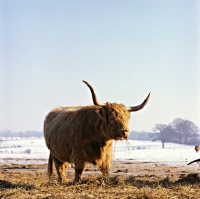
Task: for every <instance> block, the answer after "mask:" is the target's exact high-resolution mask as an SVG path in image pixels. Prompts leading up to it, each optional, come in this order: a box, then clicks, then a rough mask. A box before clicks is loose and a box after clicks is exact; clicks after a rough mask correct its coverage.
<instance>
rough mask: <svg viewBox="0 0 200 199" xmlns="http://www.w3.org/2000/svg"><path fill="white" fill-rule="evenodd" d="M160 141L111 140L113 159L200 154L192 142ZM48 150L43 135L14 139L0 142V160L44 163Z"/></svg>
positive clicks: (184, 159) (178, 159)
mask: <svg viewBox="0 0 200 199" xmlns="http://www.w3.org/2000/svg"><path fill="white" fill-rule="evenodd" d="M161 146H162V145H161V143H160V142H150V141H136V140H129V141H128V142H126V141H117V142H114V146H113V157H114V160H129V161H137V162H163V163H184V164H187V163H188V162H190V161H192V160H194V159H197V158H200V153H196V152H195V150H194V146H186V145H179V144H173V143H166V144H165V148H164V149H162V148H161ZM48 156H49V151H48V149H47V147H46V144H45V141H44V138H40V139H19V138H18V139H17V138H16V139H14V140H6V141H3V142H0V163H1V164H4V163H8V162H12V163H14V162H13V158H14V159H15V160H16V163H19V161H20V162H23V163H25V162H26V161H29V163H30V161H32V162H34V163H47V159H48Z"/></svg>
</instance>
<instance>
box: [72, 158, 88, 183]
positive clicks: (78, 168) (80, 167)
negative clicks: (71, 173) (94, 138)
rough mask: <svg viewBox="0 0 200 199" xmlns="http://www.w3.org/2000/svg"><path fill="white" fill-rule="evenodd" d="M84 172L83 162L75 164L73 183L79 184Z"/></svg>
mask: <svg viewBox="0 0 200 199" xmlns="http://www.w3.org/2000/svg"><path fill="white" fill-rule="evenodd" d="M84 170H85V162H80V161H78V162H75V179H74V182H79V181H80V180H81V179H82V174H83V171H84Z"/></svg>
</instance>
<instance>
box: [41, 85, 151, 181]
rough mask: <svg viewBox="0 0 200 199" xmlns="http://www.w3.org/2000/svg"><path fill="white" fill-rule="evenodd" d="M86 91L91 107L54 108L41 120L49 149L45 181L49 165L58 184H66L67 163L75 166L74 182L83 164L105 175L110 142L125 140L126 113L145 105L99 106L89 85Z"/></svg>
mask: <svg viewBox="0 0 200 199" xmlns="http://www.w3.org/2000/svg"><path fill="white" fill-rule="evenodd" d="M83 82H84V83H85V84H86V85H87V86H88V87H89V89H90V91H91V94H92V99H93V103H94V105H88V106H77V107H58V108H55V109H53V110H52V111H50V112H49V114H48V115H47V116H46V119H45V121H44V137H45V141H46V145H47V147H48V149H49V150H50V155H49V162H48V174H49V178H50V177H51V175H52V172H53V162H54V165H55V168H56V171H57V174H58V181H59V182H62V181H66V180H67V179H66V169H67V167H68V164H69V163H73V164H74V166H75V179H74V181H75V182H76V181H79V180H81V178H82V173H83V171H84V169H85V166H86V163H92V164H93V165H95V166H97V167H98V168H99V170H100V171H101V172H102V173H103V174H104V175H107V174H108V171H109V168H110V165H111V160H112V145H113V140H122V139H127V138H128V136H129V128H128V123H129V119H130V112H133V111H139V110H141V109H142V108H143V107H144V106H145V105H146V104H147V102H148V99H149V96H150V93H149V95H148V96H147V98H146V99H145V100H144V101H143V103H142V104H140V105H138V106H134V107H126V106H124V105H123V104H117V103H110V102H106V103H105V104H100V103H99V102H98V100H97V97H96V94H95V92H94V90H93V88H92V86H91V85H90V84H89V83H87V82H86V81H83Z"/></svg>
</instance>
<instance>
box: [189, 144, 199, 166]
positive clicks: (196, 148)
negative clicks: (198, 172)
mask: <svg viewBox="0 0 200 199" xmlns="http://www.w3.org/2000/svg"><path fill="white" fill-rule="evenodd" d="M194 150H195V151H196V152H199V150H200V146H195V147H194ZM195 162H198V164H199V167H200V158H199V159H196V160H193V161H192V162H189V163H188V164H187V165H190V164H192V163H195Z"/></svg>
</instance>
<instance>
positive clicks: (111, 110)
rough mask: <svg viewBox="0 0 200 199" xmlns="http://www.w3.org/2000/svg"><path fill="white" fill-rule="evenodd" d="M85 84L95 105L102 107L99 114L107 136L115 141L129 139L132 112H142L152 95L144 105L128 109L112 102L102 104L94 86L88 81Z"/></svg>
mask: <svg viewBox="0 0 200 199" xmlns="http://www.w3.org/2000/svg"><path fill="white" fill-rule="evenodd" d="M83 82H84V83H85V84H86V85H87V86H88V87H89V88H90V91H91V93H92V99H93V103H94V105H96V106H99V107H101V108H100V109H99V110H100V111H99V112H98V114H99V116H100V117H101V119H102V120H103V122H104V124H106V133H107V136H109V137H110V138H111V139H115V140H122V139H127V138H128V136H129V127H128V124H129V120H130V112H134V111H139V110H141V109H142V108H143V107H144V106H145V105H146V104H147V102H148V100H149V97H150V93H149V94H148V96H147V98H146V99H145V100H144V101H143V102H142V104H140V105H138V106H133V107H126V106H125V105H123V104H117V103H110V102H106V103H105V104H100V103H99V101H98V99H97V96H96V94H95V92H94V89H93V88H92V86H91V85H90V84H89V83H88V82H86V81H83Z"/></svg>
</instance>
